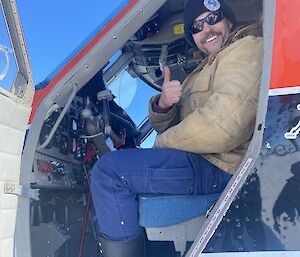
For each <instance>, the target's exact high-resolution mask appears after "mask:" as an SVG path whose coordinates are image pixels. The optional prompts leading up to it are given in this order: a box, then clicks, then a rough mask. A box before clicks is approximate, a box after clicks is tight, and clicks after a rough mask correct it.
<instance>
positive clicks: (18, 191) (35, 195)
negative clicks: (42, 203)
mask: <svg viewBox="0 0 300 257" xmlns="http://www.w3.org/2000/svg"><path fill="white" fill-rule="evenodd" d="M39 191H40V190H39V189H32V188H30V187H24V186H21V185H17V184H12V183H5V184H4V194H13V195H17V196H21V197H24V198H29V199H33V200H36V201H38V200H39V196H40V192H39Z"/></svg>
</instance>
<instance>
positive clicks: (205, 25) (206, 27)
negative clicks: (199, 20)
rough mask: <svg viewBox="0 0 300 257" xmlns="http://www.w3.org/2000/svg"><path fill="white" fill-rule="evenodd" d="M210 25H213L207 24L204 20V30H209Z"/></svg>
mask: <svg viewBox="0 0 300 257" xmlns="http://www.w3.org/2000/svg"><path fill="white" fill-rule="evenodd" d="M210 27H211V26H210V25H209V24H207V23H206V22H204V24H203V29H202V31H203V32H207V31H209V30H210Z"/></svg>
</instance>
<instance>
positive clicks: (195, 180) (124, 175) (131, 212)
mask: <svg viewBox="0 0 300 257" xmlns="http://www.w3.org/2000/svg"><path fill="white" fill-rule="evenodd" d="M230 178H231V175H229V174H227V173H226V172H224V171H222V170H220V169H219V168H217V167H216V166H214V165H213V164H211V163H210V162H208V161H207V160H206V159H204V158H203V157H202V156H201V155H197V154H192V153H187V152H183V151H178V150H175V149H167V148H151V149H128V150H120V151H115V152H110V153H107V154H105V155H103V156H101V158H100V159H99V160H98V161H97V162H96V164H95V165H94V167H93V170H92V180H91V190H92V195H93V202H94V206H95V209H96V214H97V219H98V223H99V226H100V232H101V234H102V235H103V236H105V237H106V238H108V239H110V240H118V241H119V240H130V239H132V238H134V237H136V236H138V235H139V234H140V233H141V227H140V226H139V222H138V201H137V195H138V194H146V193H165V194H212V193H218V192H222V191H223V189H224V188H225V186H226V184H227V183H228V181H229V180H230Z"/></svg>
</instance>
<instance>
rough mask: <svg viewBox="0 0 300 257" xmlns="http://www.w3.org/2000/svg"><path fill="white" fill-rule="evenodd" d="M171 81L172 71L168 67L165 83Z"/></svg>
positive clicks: (165, 71)
mask: <svg viewBox="0 0 300 257" xmlns="http://www.w3.org/2000/svg"><path fill="white" fill-rule="evenodd" d="M169 81H171V71H170V68H169V67H168V66H165V68H164V82H169Z"/></svg>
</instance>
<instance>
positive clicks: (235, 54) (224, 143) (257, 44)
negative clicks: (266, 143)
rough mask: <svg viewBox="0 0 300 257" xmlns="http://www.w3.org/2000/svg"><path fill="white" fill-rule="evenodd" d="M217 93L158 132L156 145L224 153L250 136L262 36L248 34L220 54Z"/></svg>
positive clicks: (260, 59)
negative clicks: (173, 123) (174, 123)
mask: <svg viewBox="0 0 300 257" xmlns="http://www.w3.org/2000/svg"><path fill="white" fill-rule="evenodd" d="M221 54H222V52H221V53H220V56H219V60H215V61H218V62H219V63H218V67H217V69H216V73H215V76H214V78H213V82H212V83H213V85H212V87H213V88H214V93H213V94H212V96H211V97H210V99H209V100H208V101H207V103H206V104H205V105H204V106H203V107H199V108H197V109H196V110H194V112H192V113H191V114H189V115H188V116H187V117H185V118H184V119H183V120H182V121H181V122H180V123H178V124H177V125H176V126H173V127H171V128H169V129H168V130H166V131H165V132H163V133H161V134H160V135H158V137H157V139H156V142H155V146H156V147H170V148H175V149H179V150H183V151H188V152H195V153H203V154H204V153H225V152H230V151H232V150H233V149H235V148H236V147H238V146H239V145H241V144H243V143H245V142H247V141H248V140H250V139H251V137H252V134H253V130H254V125H255V118H256V111H257V102H258V94H259V86H260V79H261V70H262V55H263V45H262V38H259V37H253V36H247V37H245V38H243V39H241V42H239V45H238V46H236V47H235V48H232V49H231V50H230V51H229V52H227V53H226V54H224V56H221Z"/></svg>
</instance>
